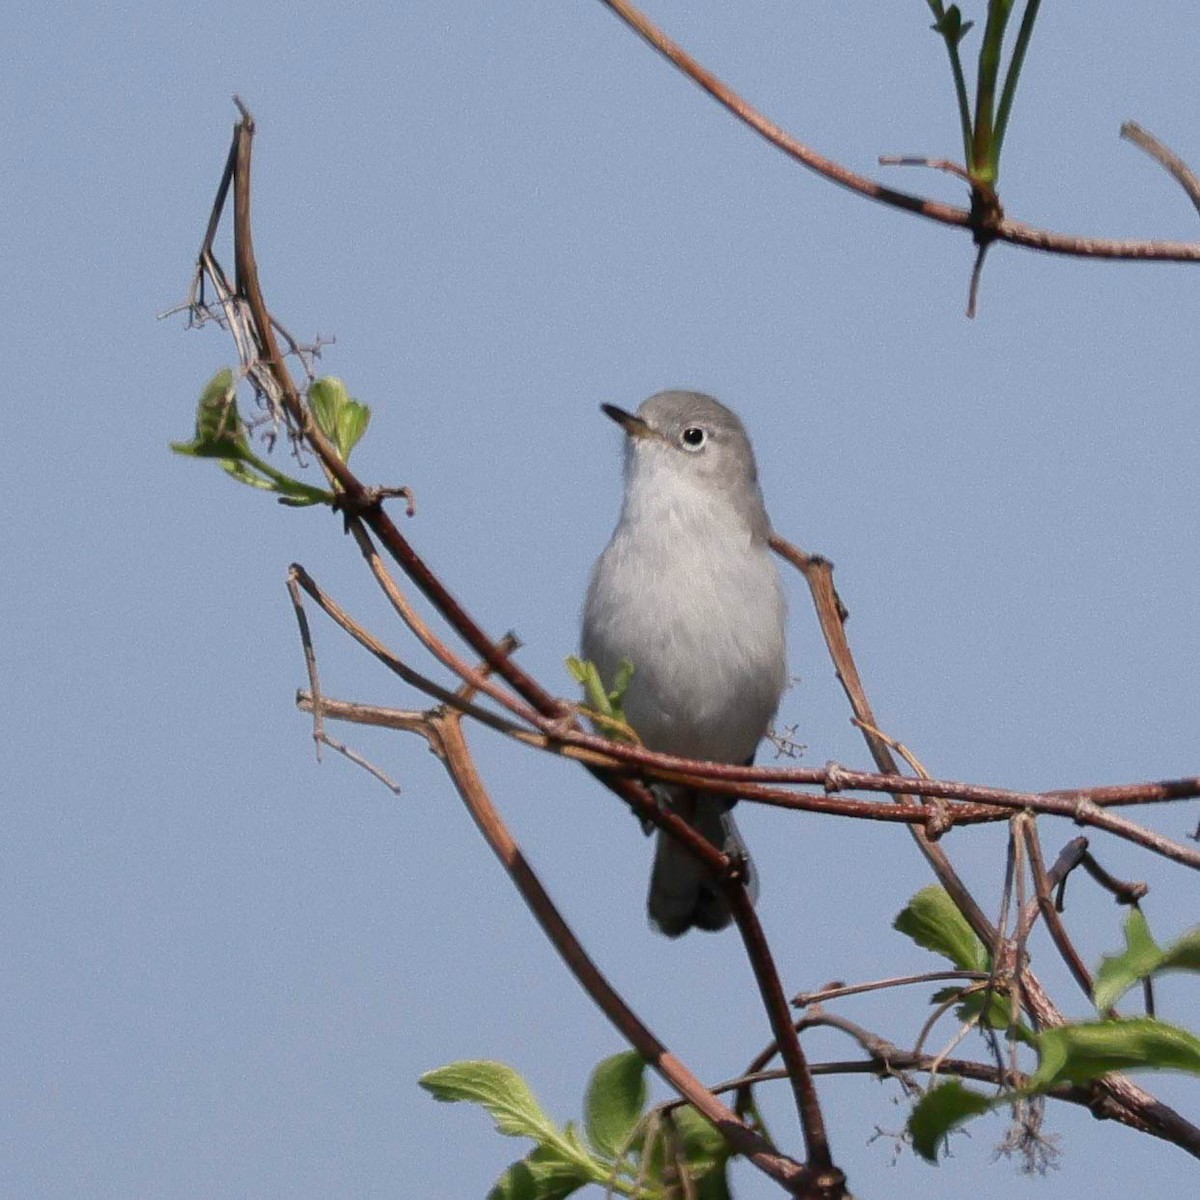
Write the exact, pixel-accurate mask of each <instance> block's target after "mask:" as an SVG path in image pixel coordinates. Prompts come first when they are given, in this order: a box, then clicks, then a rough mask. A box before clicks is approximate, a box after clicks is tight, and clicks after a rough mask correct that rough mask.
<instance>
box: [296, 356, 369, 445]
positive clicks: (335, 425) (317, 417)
mask: <svg viewBox="0 0 1200 1200" xmlns="http://www.w3.org/2000/svg"><path fill="white" fill-rule="evenodd" d="M308 406H309V408H310V409H311V410H312V415H313V420H314V421H316V423H317V428H318V429H320V431H321V432H322V433H323V434H324V435H325V436H326V437H327V438H328V439H329V440H330V441H331V442H332V443H333V444H334V447H335V448H336V450H337V452H338V456H339V457H340V458H341V460H342V461H343V462H348V461H349V459H350V451H351V450H353V449H354V447H355V446H356V445H357V444H358V442H359V439H360V438H361V437H362V435H363V434H364V433H366V431H367V424H368V422H369V421H370V420H371V410H370V408H369V407H368V406H367V405H365V404H360V403H359V402H358V401H357V400H355V399H354V398H353V397H352V396H351V395H350V393H349V392H348V391H347V390H346V385H345V384H344V383H343V382H342V381H341V380H340V379H338V378H336V377H335V376H333V375H325V376H323V377H322V378H321V379H316V380H314V381H313V383H312V384H311V386H310V387H309V389H308Z"/></svg>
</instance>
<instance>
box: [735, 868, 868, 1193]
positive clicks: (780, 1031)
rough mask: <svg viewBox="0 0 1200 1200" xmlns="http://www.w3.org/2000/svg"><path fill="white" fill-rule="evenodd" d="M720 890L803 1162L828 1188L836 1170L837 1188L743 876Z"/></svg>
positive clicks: (816, 1106)
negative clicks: (746, 962) (785, 1083)
mask: <svg viewBox="0 0 1200 1200" xmlns="http://www.w3.org/2000/svg"><path fill="white" fill-rule="evenodd" d="M725 894H726V897H727V898H728V900H729V906H730V909H731V910H732V912H733V918H734V920H735V921H736V922H737V925H738V930H739V932H740V933H741V935H742V940H743V942H744V943H745V946H746V954H747V956H748V957H749V959H750V965H751V967H752V968H753V970H754V977H755V980H756V981H757V982H758V988H759V992H760V993H761V995H762V999H763V1005H764V1006H765V1008H766V1010H767V1017H768V1019H769V1021H770V1023H771V1032H772V1033H773V1034H774V1035H775V1040H776V1042H777V1043H778V1044H779V1048H780V1054H781V1056H782V1058H783V1064H784V1066H785V1067H786V1068H787V1072H788V1078H789V1079H790V1080H791V1084H792V1094H793V1096H794V1098H795V1101H796V1110H797V1112H798V1113H799V1116H800V1126H801V1129H802V1130H803V1132H804V1145H805V1148H806V1151H807V1153H806V1159H807V1161H808V1165H809V1167H811V1168H812V1170H813V1172H814V1173H815V1174H816V1176H817V1178H818V1179H820V1180H822V1181H823V1182H824V1184H825V1186H826V1187H829V1188H831V1189H833V1188H834V1187H835V1184H834V1177H835V1176H836V1178H837V1179H838V1180H839V1181H840V1183H839V1184H837V1185H836V1186H837V1190H840V1188H841V1186H843V1185H844V1183H845V1176H844V1175H842V1172H841V1171H840V1170H838V1169H837V1168H836V1167H835V1166H834V1163H833V1156H832V1154H831V1153H830V1149H829V1137H828V1134H827V1133H826V1131H825V1120H824V1118H823V1116H822V1115H821V1105H820V1102H819V1101H818V1099H817V1093H816V1088H815V1087H814V1086H813V1081H812V1075H811V1074H810V1072H809V1070H808V1061H807V1059H806V1058H805V1055H804V1051H803V1049H802V1048H801V1046H800V1038H799V1036H798V1035H797V1032H796V1027H795V1025H794V1024H793V1023H792V1016H791V1012H790V1011H789V1009H788V1002H787V996H786V995H785V994H784V990H783V984H782V983H781V982H780V980H779V972H778V971H777V970H776V968H775V960H774V958H773V956H772V954H771V948H770V946H769V945H768V943H767V939H766V937H765V936H764V935H763V931H762V926H761V924H760V923H759V920H758V915H757V914H756V913H755V911H754V905H753V903H752V902H751V900H750V895H749V893H748V892H747V891H746V887H745V884H744V882H742V881H741V880H731V881H729V882H728V883H726V885H725Z"/></svg>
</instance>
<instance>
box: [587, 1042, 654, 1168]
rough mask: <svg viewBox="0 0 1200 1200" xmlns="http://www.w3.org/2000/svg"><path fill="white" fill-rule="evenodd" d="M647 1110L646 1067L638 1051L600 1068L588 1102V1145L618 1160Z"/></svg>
mask: <svg viewBox="0 0 1200 1200" xmlns="http://www.w3.org/2000/svg"><path fill="white" fill-rule="evenodd" d="M645 1106H646V1064H645V1062H644V1061H643V1060H642V1056H641V1055H640V1054H638V1053H637V1052H636V1051H634V1050H626V1051H624V1052H623V1053H621V1054H614V1055H613V1056H612V1057H611V1058H606V1059H605V1060H604V1061H603V1062H601V1063H599V1064H597V1066H596V1069H595V1070H594V1071H593V1072H592V1078H591V1080H590V1081H589V1082H588V1089H587V1096H586V1098H585V1100H584V1125H585V1128H586V1129H587V1136H588V1141H590V1142H591V1144H592V1146H593V1147H594V1148H595V1149H596V1150H597V1151H598V1152H599V1153H600V1154H603V1155H606V1156H607V1157H608V1158H612V1159H615V1158H618V1157H619V1156H620V1155H621V1154H623V1153H624V1152H625V1150H626V1148H627V1146H628V1144H629V1142H630V1138H631V1135H632V1134H633V1131H634V1129H635V1127H636V1126H637V1123H638V1121H639V1120H640V1118H641V1115H642V1109H643V1108H645Z"/></svg>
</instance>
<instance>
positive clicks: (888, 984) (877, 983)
mask: <svg viewBox="0 0 1200 1200" xmlns="http://www.w3.org/2000/svg"><path fill="white" fill-rule="evenodd" d="M987 977H988V973H987V972H986V971H925V972H924V973H922V974H920V975H897V976H895V977H894V978H892V979H874V980H872V981H871V982H870V983H852V984H844V983H837V984H830V985H829V986H828V987H825V988H822V989H821V990H820V991H818V992H798V993H797V994H796V995H795V996H793V997H792V1004H793V1005H794V1006H795V1007H796V1008H808V1007H809V1006H810V1005H813V1004H824V1003H825V1002H826V1001H827V1000H840V999H841V998H842V997H843V996H857V995H860V994H861V993H863V992H879V991H883V990H884V989H886V988H894V987H906V986H907V985H909V984H914V983H940V982H942V981H943V980H947V979H966V980H971V981H978V980H982V979H987Z"/></svg>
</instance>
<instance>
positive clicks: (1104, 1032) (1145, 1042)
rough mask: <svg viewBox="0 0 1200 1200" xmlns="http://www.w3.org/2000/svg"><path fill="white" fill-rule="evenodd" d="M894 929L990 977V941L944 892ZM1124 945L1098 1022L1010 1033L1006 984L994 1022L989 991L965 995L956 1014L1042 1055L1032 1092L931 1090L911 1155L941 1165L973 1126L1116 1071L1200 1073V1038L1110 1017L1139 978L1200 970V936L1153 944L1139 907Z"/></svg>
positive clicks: (941, 997) (928, 893)
mask: <svg viewBox="0 0 1200 1200" xmlns="http://www.w3.org/2000/svg"><path fill="white" fill-rule="evenodd" d="M893 925H894V928H896V929H897V930H898V931H899V932H901V933H904V934H906V935H907V936H908V937H910V938H912V940H913V941H914V942H916V943H917V945H919V946H922V947H923V948H925V949H927V950H932V951H934V953H936V954H940V955H942V957H944V958H947V959H949V960H950V961H951V962H952V963H954V965H955V966H956V967H958V968H959V969H961V970H970V971H990V969H991V963H990V956H989V955H988V953H987V950H986V948H985V947H984V945H983V943H982V942H981V941H980V940H979V939H978V938H977V937H976V936H975V933H974V931H973V930H972V929H971V928H970V926H968V925H967V923H966V920H965V919H964V918H963V916H962V914H961V913H960V912H959V911H958V909H957V907H956V906H955V904H954V902H953V901H952V900H951V899H950V896H949V894H948V893H947V892H945V891H944V890H943V889H942V888H940V887H927V888H924V889H922V890H921V891H920V892H918V893H917V894H916V895H915V896H914V897H913V898H912V899H911V900H910V901H909V903H908V905H907V906H906V907H905V908H904V910H903V911H902V912H901V913H900V914H899V915H898V916H897V917H896V919H895V921H894V922H893ZM1125 943H1126V948H1125V950H1124V951H1123V952H1122V953H1120V954H1116V955H1106V956H1105V957H1104V959H1103V960H1102V961H1101V964H1100V968H1099V970H1098V972H1097V974H1096V986H1095V994H1094V1001H1095V1004H1096V1007H1097V1008H1098V1009H1099V1010H1100V1012H1101V1014H1102V1015H1101V1017H1100V1019H1098V1020H1089V1021H1079V1022H1072V1023H1069V1024H1065V1025H1059V1026H1056V1027H1054V1028H1051V1029H1043V1030H1040V1031H1034V1030H1031V1029H1029V1028H1028V1027H1027V1026H1025V1025H1023V1024H1021V1023H1015V1022H1014V1023H1012V1024H1011V1027H1010V1020H1011V1013H1012V1010H1011V1005H1010V1001H1009V999H1008V997H1007V996H1005V995H1001V994H1000V989H1001V988H1002V987H1003V986H1004V984H1003V981H1002V980H996V981H995V984H994V989H990V990H991V995H990V1006H989V1009H988V1013H987V1015H986V1016H984V1014H983V1004H984V1000H983V995H984V993H982V992H981V993H977V994H976V995H975V997H974V1000H975V1002H974V1004H971V1003H970V1000H971V997H969V996H965V995H964V1002H963V1004H961V1005H960V1006H959V1007H958V1009H957V1014H958V1016H959V1017H960V1018H961V1019H962V1020H964V1021H967V1020H971V1019H975V1020H977V1021H979V1022H980V1023H986V1024H987V1025H989V1026H990V1027H991V1028H993V1029H998V1030H999V1029H1005V1030H1008V1031H1009V1036H1010V1037H1012V1038H1014V1039H1015V1040H1018V1041H1021V1042H1024V1043H1025V1044H1027V1045H1029V1046H1031V1047H1032V1048H1033V1049H1034V1050H1035V1051H1036V1053H1037V1056H1038V1065H1037V1069H1036V1070H1035V1071H1034V1072H1033V1074H1032V1075H1030V1077H1029V1079H1028V1082H1027V1083H1026V1084H1025V1086H1023V1087H1020V1088H1001V1089H998V1090H997V1091H996V1092H995V1093H993V1094H990V1095H989V1094H986V1093H984V1092H980V1091H978V1090H976V1089H974V1088H969V1087H967V1086H966V1085H964V1084H963V1083H961V1082H960V1081H959V1080H957V1079H949V1080H946V1081H944V1082H942V1083H938V1084H936V1085H935V1086H933V1087H932V1088H930V1089H929V1091H927V1092H926V1093H925V1094H924V1095H923V1096H922V1097H921V1099H920V1100H918V1102H917V1104H916V1105H915V1106H914V1108H913V1111H912V1113H911V1114H910V1116H909V1120H908V1133H909V1135H910V1137H911V1139H912V1144H913V1149H914V1150H916V1152H917V1153H918V1154H919V1155H921V1157H922V1158H924V1159H926V1160H928V1161H929V1162H936V1161H937V1159H938V1154H939V1152H940V1151H941V1149H942V1148H943V1147H944V1146H945V1143H946V1139H947V1137H948V1135H949V1134H950V1132H951V1131H952V1130H954V1129H956V1128H958V1127H959V1126H960V1125H963V1124H965V1123H966V1122H967V1121H969V1120H970V1119H971V1118H973V1117H977V1116H980V1115H982V1114H983V1113H986V1112H990V1111H992V1110H994V1109H996V1108H1002V1107H1005V1106H1008V1105H1011V1104H1013V1103H1015V1102H1016V1101H1018V1100H1021V1099H1023V1098H1026V1097H1029V1096H1036V1095H1041V1094H1044V1093H1045V1092H1048V1091H1049V1090H1051V1089H1052V1088H1055V1087H1058V1086H1059V1085H1062V1084H1077V1085H1087V1084H1090V1083H1092V1082H1094V1081H1095V1080H1098V1079H1100V1078H1101V1077H1102V1076H1104V1075H1107V1074H1108V1073H1109V1072H1111V1071H1135V1070H1159V1071H1186V1072H1188V1073H1190V1074H1193V1075H1200V1038H1197V1037H1196V1036H1195V1035H1194V1034H1192V1033H1190V1032H1188V1031H1187V1030H1186V1029H1181V1028H1179V1027H1178V1026H1176V1025H1172V1024H1170V1023H1168V1022H1166V1021H1161V1020H1159V1019H1157V1018H1156V1017H1150V1016H1143V1017H1129V1018H1125V1017H1120V1016H1117V1015H1116V1014H1115V1013H1113V1012H1112V1004H1113V1002H1114V1001H1115V1000H1117V999H1118V998H1119V997H1120V996H1121V995H1123V994H1124V993H1125V992H1126V991H1128V989H1129V988H1131V987H1133V986H1134V985H1135V984H1136V983H1138V982H1140V981H1141V980H1144V979H1150V978H1153V977H1154V976H1156V975H1160V974H1163V973H1164V972H1167V971H1200V928H1197V929H1193V930H1191V931H1189V932H1188V933H1186V934H1185V935H1184V936H1183V937H1181V938H1180V939H1179V940H1178V941H1176V942H1174V943H1173V944H1172V945H1170V946H1168V947H1167V948H1166V949H1162V948H1160V947H1159V946H1158V945H1157V943H1156V942H1155V941H1154V938H1153V937H1152V936H1151V934H1150V930H1149V927H1148V926H1147V923H1146V919H1145V917H1144V915H1143V914H1142V912H1141V911H1140V910H1139V909H1136V908H1135V909H1133V910H1132V911H1131V912H1130V914H1129V917H1128V918H1127V920H1126V922H1125ZM956 991H957V992H962V989H954V988H949V989H943V990H942V991H940V992H938V993H936V994H935V995H934V997H933V1000H934V1002H935V1003H945V1002H946V1000H947V999H948V998H952V997H953V996H954V994H955V992H956Z"/></svg>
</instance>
